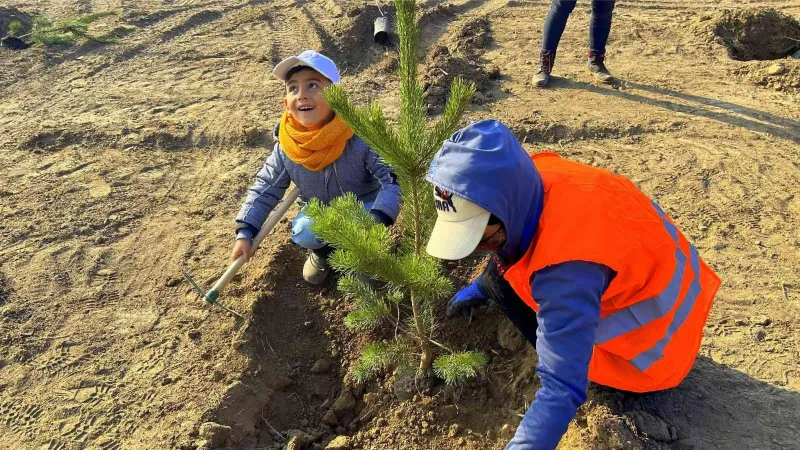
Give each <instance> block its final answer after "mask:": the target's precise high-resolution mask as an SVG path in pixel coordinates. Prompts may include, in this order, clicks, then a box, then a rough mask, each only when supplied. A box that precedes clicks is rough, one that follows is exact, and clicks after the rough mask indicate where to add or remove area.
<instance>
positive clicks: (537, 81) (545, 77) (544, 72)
mask: <svg viewBox="0 0 800 450" xmlns="http://www.w3.org/2000/svg"><path fill="white" fill-rule="evenodd" d="M555 59H556V54H555V52H548V51H544V50H542V51H541V53H540V54H539V70H537V71H536V74H534V75H533V80H531V83H533V85H534V86H538V87H546V86H547V85H548V84H550V72H552V71H553V63H554V62H555Z"/></svg>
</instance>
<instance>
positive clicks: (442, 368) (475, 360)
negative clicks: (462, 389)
mask: <svg viewBox="0 0 800 450" xmlns="http://www.w3.org/2000/svg"><path fill="white" fill-rule="evenodd" d="M488 362H489V360H488V359H487V358H486V355H484V354H483V353H480V352H461V353H452V354H449V355H442V356H440V357H438V358H436V360H435V361H433V371H434V373H435V374H436V376H438V377H439V378H441V379H443V380H444V381H445V383H447V384H449V385H451V386H457V385H461V384H464V383H465V382H467V381H468V380H471V379H474V378H475V377H477V376H478V373H479V372H480V370H481V369H482V368H483V367H485V366H486V363H488Z"/></svg>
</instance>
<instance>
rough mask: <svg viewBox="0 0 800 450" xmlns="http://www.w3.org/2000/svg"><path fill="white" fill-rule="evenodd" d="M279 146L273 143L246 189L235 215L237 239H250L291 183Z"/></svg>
mask: <svg viewBox="0 0 800 450" xmlns="http://www.w3.org/2000/svg"><path fill="white" fill-rule="evenodd" d="M280 152H281V150H280V147H279V146H278V144H275V148H274V149H273V150H272V153H270V154H269V157H267V162H266V163H264V166H263V167H262V168H261V170H259V171H258V173H257V174H256V179H255V182H253V184H252V185H251V186H250V189H248V190H247V197H246V198H245V200H244V203H243V204H242V207H241V209H239V214H237V215H236V234H237V235H236V237H237V239H245V238H246V239H252V238H253V236H252V235H253V234H254V233H257V232H258V230H259V229H260V228H261V225H263V224H264V221H265V220H267V216H269V213H270V212H271V211H272V209H273V208H275V205H277V204H278V202H279V201H280V200H281V198H283V194H284V193H285V192H286V189H287V188H288V187H289V183H291V181H292V180H291V178H290V177H289V172H287V171H286V167H285V166H284V164H283V161H282V160H281V157H280Z"/></svg>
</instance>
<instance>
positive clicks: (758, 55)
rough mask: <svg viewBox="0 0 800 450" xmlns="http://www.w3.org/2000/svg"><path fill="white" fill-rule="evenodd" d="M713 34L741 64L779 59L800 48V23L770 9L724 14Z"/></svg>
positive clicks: (714, 25) (715, 26)
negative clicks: (743, 62)
mask: <svg viewBox="0 0 800 450" xmlns="http://www.w3.org/2000/svg"><path fill="white" fill-rule="evenodd" d="M712 32H713V35H714V39H715V40H716V41H717V42H719V43H721V44H722V45H724V46H725V47H726V48H727V49H728V56H730V57H731V58H733V59H736V60H739V61H750V60H754V59H756V60H768V59H779V58H783V57H785V56H787V55H789V54H791V53H792V52H793V51H794V50H796V49H797V48H800V22H798V21H797V19H795V18H793V17H791V16H789V15H786V14H784V13H782V12H780V11H778V10H776V9H771V8H765V9H742V10H736V11H723V12H722V14H721V15H720V17H719V18H717V20H716V21H715V22H714V23H713V27H712Z"/></svg>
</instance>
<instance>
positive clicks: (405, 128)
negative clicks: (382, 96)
mask: <svg viewBox="0 0 800 450" xmlns="http://www.w3.org/2000/svg"><path fill="white" fill-rule="evenodd" d="M395 8H396V11H397V34H398V37H399V38H400V58H399V66H400V136H401V140H402V141H403V143H404V144H405V145H406V146H407V148H408V149H409V152H410V153H411V154H412V155H419V153H420V151H419V150H420V148H419V147H420V146H421V144H422V142H421V140H420V135H419V133H420V131H421V130H424V129H425V122H426V119H427V112H428V108H427V106H426V105H425V102H424V100H423V97H422V87H421V86H420V84H419V80H418V79H417V53H418V50H419V33H420V30H419V27H418V26H417V23H416V15H417V3H416V2H415V1H408V0H396V1H395ZM416 162H417V159H416V158H413V159H411V160H409V161H408V162H407V163H406V164H408V163H416ZM418 170H419V167H418V166H417V167H415V171H414V172H415V173H414V175H416V177H415V178H418V177H419V175H420V174H419V172H417V171H418Z"/></svg>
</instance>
